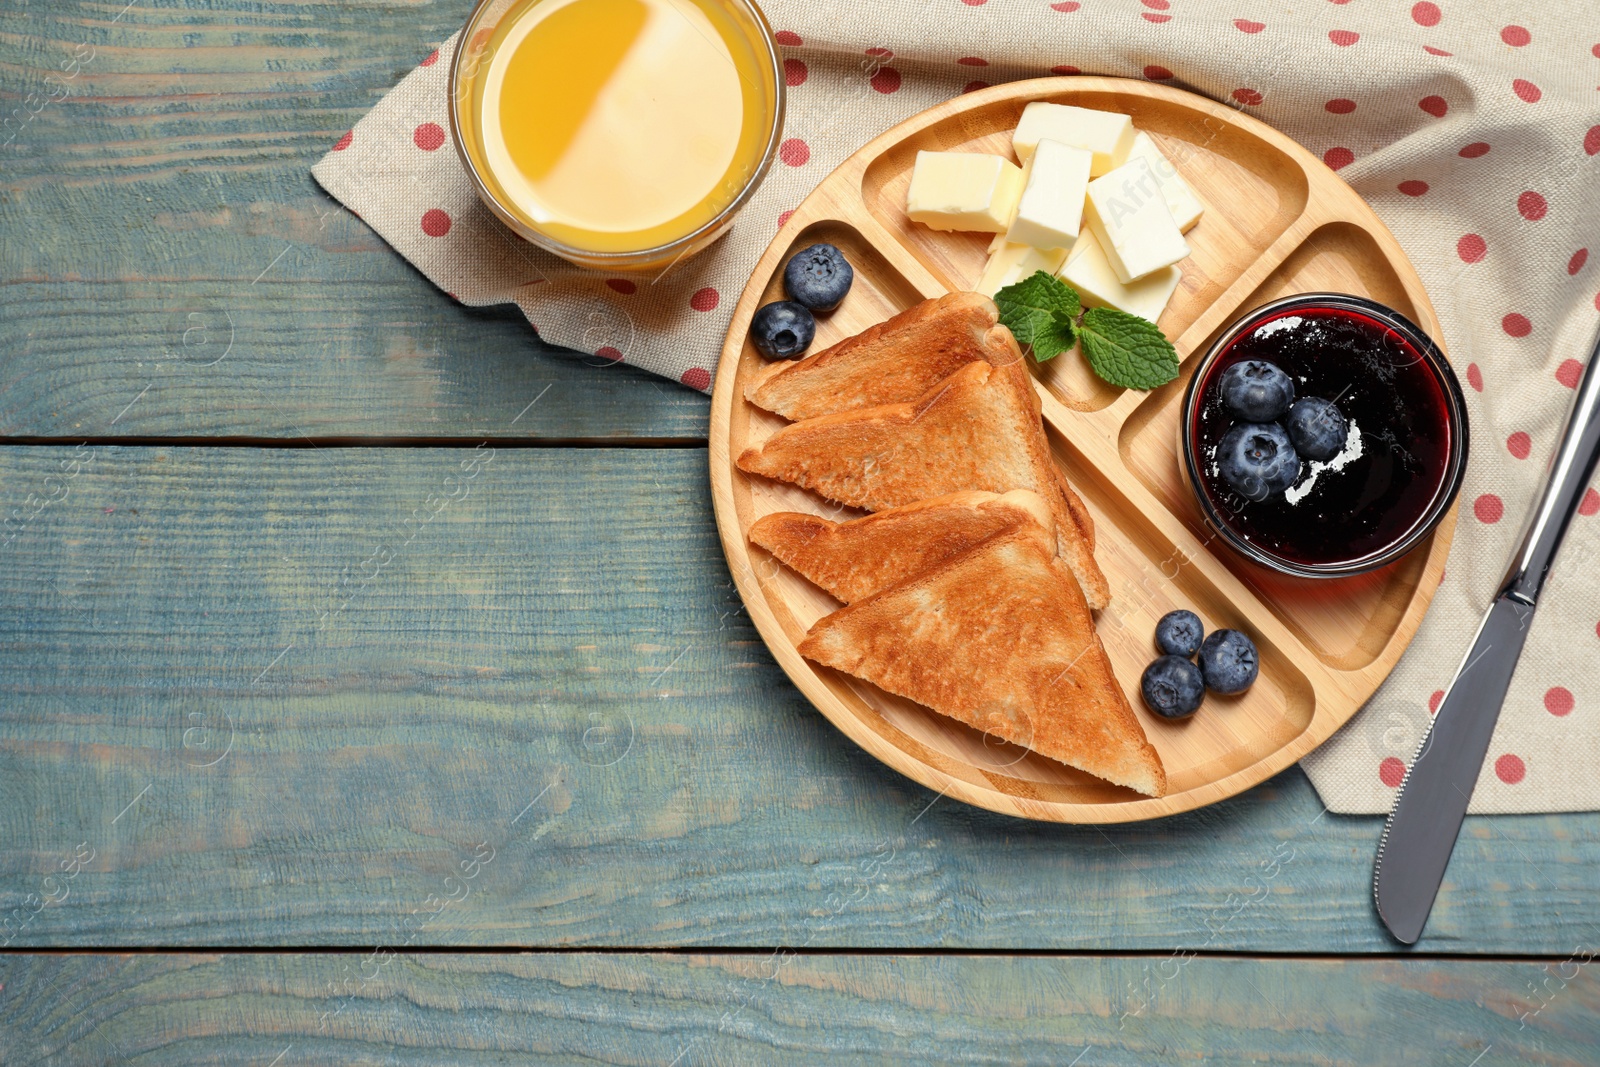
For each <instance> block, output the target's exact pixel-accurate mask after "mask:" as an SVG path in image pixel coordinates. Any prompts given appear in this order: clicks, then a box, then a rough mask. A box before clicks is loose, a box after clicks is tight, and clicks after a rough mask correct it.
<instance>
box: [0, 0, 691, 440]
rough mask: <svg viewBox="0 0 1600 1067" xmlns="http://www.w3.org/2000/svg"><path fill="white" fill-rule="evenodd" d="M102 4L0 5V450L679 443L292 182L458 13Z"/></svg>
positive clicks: (603, 384)
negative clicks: (2, 119) (17, 440)
mask: <svg viewBox="0 0 1600 1067" xmlns="http://www.w3.org/2000/svg"><path fill="white" fill-rule="evenodd" d="M121 7H122V4H121V3H117V4H113V5H107V4H104V3H93V2H89V0H63V2H60V3H38V2H35V3H27V4H7V5H5V6H4V7H3V8H0V70H3V71H4V72H5V79H4V83H5V84H4V91H3V92H0V116H3V115H5V114H9V113H11V112H12V111H13V109H21V112H22V114H21V115H20V116H13V118H12V122H13V125H12V126H8V127H7V128H6V129H4V130H0V141H5V140H6V138H7V137H13V135H14V139H13V140H12V141H11V143H10V145H9V146H7V147H3V148H0V230H3V231H4V232H5V233H6V235H7V240H6V241H4V242H3V243H0V318H3V319H4V321H5V323H6V329H5V332H4V334H3V336H0V436H54V437H68V438H71V437H82V436H108V435H117V434H122V435H145V436H177V435H238V436H266V437H299V436H301V435H303V434H306V435H310V436H312V437H319V438H320V437H324V436H346V435H360V436H379V437H392V436H425V437H471V436H478V435H492V436H530V437H557V438H570V437H601V438H604V437H639V436H649V437H702V438H703V437H704V435H705V425H706V417H707V403H706V398H705V397H703V396H701V395H699V394H697V393H695V392H693V391H691V390H688V389H685V388H682V387H680V386H678V385H676V384H675V383H671V382H666V381H662V380H660V379H657V378H655V377H654V376H652V375H647V374H645V373H644V372H642V371H637V370H634V369H633V368H631V367H627V366H616V365H611V364H607V363H606V362H605V361H603V360H599V359H596V358H595V357H592V356H584V355H580V354H577V353H572V352H567V351H565V350H560V349H555V348H551V347H548V346H545V345H543V344H541V343H540V341H539V339H538V337H537V335H536V334H535V333H534V331H533V330H532V329H531V328H530V327H529V326H528V324H527V323H526V321H525V320H524V319H523V318H522V316H521V314H520V313H519V312H517V311H516V309H515V308H503V309H494V310H472V309H468V308H464V307H462V306H460V305H457V304H455V303H454V302H453V301H452V300H451V299H450V298H449V297H448V296H446V295H445V294H443V293H441V292H439V291H438V290H436V289H435V288H434V287H433V286H432V285H431V284H430V283H429V282H428V281H427V280H426V279H425V278H423V277H422V276H421V275H420V274H419V273H417V272H416V271H415V270H413V269H412V268H411V267H410V266H409V265H408V264H407V263H406V262H405V261H404V260H403V259H401V258H400V257H399V256H398V255H397V254H396V253H395V252H394V251H393V250H392V249H390V248H389V247H388V246H387V245H385V244H384V243H383V242H382V241H381V240H380V239H379V238H378V237H377V236H376V235H375V234H374V233H373V232H372V231H371V230H369V229H368V228H367V227H366V225H365V224H363V223H362V222H361V221H360V220H359V219H357V218H355V217H354V216H352V215H351V214H350V213H349V212H348V211H345V210H344V209H343V208H341V207H340V206H339V205H338V204H337V203H336V202H335V201H333V200H332V199H330V198H329V197H328V196H327V195H326V194H324V193H323V192H322V191H321V190H320V189H319V188H318V187H317V186H316V184H315V183H314V182H313V181H312V179H311V175H310V173H309V171H310V167H311V165H312V164H313V163H315V162H316V160H317V159H319V158H320V157H321V156H322V155H323V153H325V152H327V151H328V149H329V148H330V147H331V146H332V145H333V143H334V142H335V141H336V140H337V139H338V138H339V136H340V135H341V134H342V133H343V132H344V131H345V130H347V129H349V128H350V126H351V125H352V124H353V123H354V122H355V120H356V119H357V118H358V117H360V116H361V115H362V114H363V113H364V112H365V111H366V110H367V109H369V108H370V107H371V106H372V105H373V104H374V103H376V102H377V100H378V98H379V97H380V96H381V95H382V94H383V93H384V92H385V91H387V90H388V89H389V87H391V86H392V85H393V84H394V83H395V82H396V81H398V80H399V79H400V78H401V77H402V76H403V75H404V74H405V73H406V72H407V71H409V70H410V69H411V68H412V67H413V66H414V65H415V64H416V63H417V62H418V61H420V60H421V59H422V58H423V57H425V56H426V55H427V54H428V51H429V50H430V49H431V48H432V47H433V45H434V44H435V43H437V42H438V41H440V40H442V39H444V38H445V37H446V36H448V35H449V34H450V33H453V32H454V31H455V30H456V29H459V28H460V25H461V22H462V21H463V20H464V19H465V17H466V14H467V11H468V9H469V7H470V4H469V3H468V2H467V0H446V2H442V3H437V4H418V5H411V4H390V3H379V2H358V3H349V4H325V3H288V4H273V5H271V6H270V7H267V8H263V7H261V6H260V5H257V4H249V3H242V2H238V0H228V2H224V3H219V4H211V5H205V6H204V7H200V6H193V5H177V6H174V5H169V4H148V3H143V2H135V3H133V4H131V5H129V7H128V9H127V11H126V12H125V13H123V14H122V15H121V17H120V18H118V17H116V16H117V12H118V10H120V9H121ZM80 47H81V49H82V51H80ZM84 56H87V57H91V58H88V59H82V58H80V57H84ZM47 76H48V77H50V78H51V79H53V80H51V81H49V82H47V81H46V78H47ZM63 93H64V94H65V96H64V98H62V99H58V100H49V99H48V97H49V96H50V95H51V94H55V95H61V94H63ZM29 94H36V95H35V96H33V97H32V98H31V99H30V96H29ZM41 101H42V103H41ZM34 110H37V112H38V113H37V114H36V115H31V114H30V113H31V112H32V111H34ZM596 284H597V285H598V284H599V280H598V279H597V281H596ZM574 313H575V314H577V313H583V309H581V308H580V309H575V311H574ZM224 353H226V356H225V358H222V357H223V356H224ZM587 364H592V365H587ZM147 387H148V388H147ZM546 389H548V392H545V390H546ZM541 394H543V398H542V399H541V400H540V402H539V404H538V405H537V406H536V407H535V408H533V409H532V410H531V411H528V412H527V413H526V415H524V416H523V417H522V418H521V419H516V417H517V415H518V413H519V412H520V411H522V409H523V408H524V406H525V405H527V404H528V403H529V402H530V401H531V400H533V399H534V398H535V397H536V396H540V395H541ZM135 397H138V398H139V399H138V401H137V402H136V403H132V404H131V406H130V402H132V401H133V400H134V398H135ZM514 419H515V420H516V421H515V422H513V420H514Z"/></svg>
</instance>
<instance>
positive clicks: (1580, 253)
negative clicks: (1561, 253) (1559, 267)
mask: <svg viewBox="0 0 1600 1067" xmlns="http://www.w3.org/2000/svg"><path fill="white" fill-rule="evenodd" d="M1587 262H1589V250H1588V249H1587V248H1580V249H1578V250H1577V251H1576V252H1574V253H1572V258H1571V259H1569V260H1567V273H1568V274H1576V273H1578V272H1579V271H1580V270H1582V269H1583V265H1584V264H1585V263H1587Z"/></svg>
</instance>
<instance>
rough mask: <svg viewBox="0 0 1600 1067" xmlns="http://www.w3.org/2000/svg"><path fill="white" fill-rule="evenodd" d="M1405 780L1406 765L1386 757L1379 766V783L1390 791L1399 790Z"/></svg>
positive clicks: (1392, 757) (1394, 758)
mask: <svg viewBox="0 0 1600 1067" xmlns="http://www.w3.org/2000/svg"><path fill="white" fill-rule="evenodd" d="M1405 778H1406V765H1405V764H1404V763H1403V762H1401V761H1400V760H1399V759H1398V758H1396V757H1394V756H1385V757H1384V760H1383V762H1382V763H1380V764H1378V781H1380V782H1382V783H1383V784H1384V785H1386V786H1388V787H1389V788H1390V789H1399V788H1400V783H1401V782H1403V781H1405Z"/></svg>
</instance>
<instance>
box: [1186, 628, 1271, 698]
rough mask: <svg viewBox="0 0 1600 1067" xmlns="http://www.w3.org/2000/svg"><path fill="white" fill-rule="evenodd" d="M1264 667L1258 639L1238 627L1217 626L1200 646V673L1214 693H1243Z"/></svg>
mask: <svg viewBox="0 0 1600 1067" xmlns="http://www.w3.org/2000/svg"><path fill="white" fill-rule="evenodd" d="M1260 670H1261V657H1260V656H1259V655H1258V654H1257V653H1256V643H1255V642H1254V641H1252V640H1250V638H1249V637H1247V636H1245V635H1244V634H1242V633H1240V632H1239V631H1238V630H1213V631H1211V636H1210V637H1208V638H1206V640H1205V644H1203V645H1201V646H1200V673H1201V674H1202V675H1204V676H1205V680H1206V688H1207V689H1209V690H1211V691H1212V692H1213V693H1242V692H1244V691H1245V690H1246V689H1249V688H1250V685H1251V683H1252V682H1254V681H1255V680H1256V675H1257V674H1258V673H1259V672H1260Z"/></svg>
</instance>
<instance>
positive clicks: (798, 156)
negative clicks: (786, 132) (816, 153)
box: [778, 137, 811, 167]
mask: <svg viewBox="0 0 1600 1067" xmlns="http://www.w3.org/2000/svg"><path fill="white" fill-rule="evenodd" d="M778 158H779V159H781V160H783V162H784V164H785V165H787V166H790V167H803V166H805V165H806V164H807V163H808V162H810V160H811V146H810V145H808V144H806V143H805V142H804V141H802V140H801V139H800V138H798V137H791V138H789V139H788V140H787V141H785V142H783V143H782V144H781V145H779V146H778Z"/></svg>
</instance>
